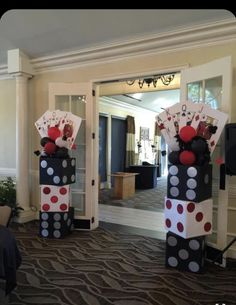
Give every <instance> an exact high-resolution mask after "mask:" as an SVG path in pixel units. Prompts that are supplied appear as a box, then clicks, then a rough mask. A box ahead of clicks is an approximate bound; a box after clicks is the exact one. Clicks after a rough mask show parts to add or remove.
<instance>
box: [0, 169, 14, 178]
mask: <svg viewBox="0 0 236 305" xmlns="http://www.w3.org/2000/svg"><path fill="white" fill-rule="evenodd" d="M0 176H5V177H15V176H16V169H15V168H4V167H0Z"/></svg>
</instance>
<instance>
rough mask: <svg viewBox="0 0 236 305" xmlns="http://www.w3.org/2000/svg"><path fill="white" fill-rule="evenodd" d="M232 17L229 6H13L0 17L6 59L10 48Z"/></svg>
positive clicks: (89, 43) (56, 46)
mask: <svg viewBox="0 0 236 305" xmlns="http://www.w3.org/2000/svg"><path fill="white" fill-rule="evenodd" d="M232 19H235V17H234V15H233V14H232V13H231V12H230V11H227V10H223V9H217V10H216V9H210V10H209V9H201V10H198V9H185V10H183V9H175V10H173V9H172V10H162V9H136V10H133V9H113V10H111V9H96V10H95V9H89V10H88V9H73V10H67V9H60V10H54V9H43V10H40V9H34V10H31V9H26V10H24V9H18V10H9V11H7V12H6V13H5V14H4V15H3V16H2V17H1V22H0V65H6V63H7V50H10V49H21V50H22V51H23V52H24V53H26V54H27V55H28V56H29V57H31V58H37V57H41V56H46V55H52V54H56V53H60V52H63V51H65V50H66V51H69V50H70V51H71V50H81V49H86V48H96V47H98V46H102V45H104V44H106V43H113V42H114V43H115V42H121V41H124V40H126V41H127V40H130V39H133V38H138V37H140V36H141V37H144V36H145V35H150V34H160V33H163V32H167V31H172V30H177V29H180V28H188V27H191V26H194V25H201V24H207V23H212V22H217V21H223V20H232Z"/></svg>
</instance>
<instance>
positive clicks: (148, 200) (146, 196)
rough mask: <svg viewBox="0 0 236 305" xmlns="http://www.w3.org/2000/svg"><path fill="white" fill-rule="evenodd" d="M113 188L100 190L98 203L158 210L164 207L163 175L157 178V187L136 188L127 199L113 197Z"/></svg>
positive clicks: (165, 187) (165, 182) (165, 183)
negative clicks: (133, 193)
mask: <svg viewBox="0 0 236 305" xmlns="http://www.w3.org/2000/svg"><path fill="white" fill-rule="evenodd" d="M113 193H114V190H113V189H103V190H100V195H99V203H101V204H106V205H114V206H119V207H126V208H133V209H141V210H147V211H155V212H160V211H163V209H164V197H165V196H166V193H167V180H166V178H165V177H163V178H160V179H158V180H157V187H155V188H152V189H145V190H141V189H136V190H135V195H134V196H132V197H130V198H127V199H114V198H113Z"/></svg>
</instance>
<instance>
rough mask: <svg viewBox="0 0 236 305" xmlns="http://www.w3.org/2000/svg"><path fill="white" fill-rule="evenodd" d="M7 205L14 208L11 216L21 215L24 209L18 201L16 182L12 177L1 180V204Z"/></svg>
mask: <svg viewBox="0 0 236 305" xmlns="http://www.w3.org/2000/svg"><path fill="white" fill-rule="evenodd" d="M3 205H7V206H9V207H10V208H11V209H12V214H11V217H15V216H19V212H20V210H24V209H23V208H22V207H20V206H19V204H18V203H17V202H16V184H15V182H14V181H13V179H12V178H11V177H7V178H6V179H3V180H0V206H3Z"/></svg>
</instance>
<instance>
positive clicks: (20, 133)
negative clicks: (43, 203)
mask: <svg viewBox="0 0 236 305" xmlns="http://www.w3.org/2000/svg"><path fill="white" fill-rule="evenodd" d="M14 76H15V79H16V189H17V191H16V197H17V203H18V204H19V205H20V206H21V207H22V208H23V209H24V211H21V213H20V216H19V219H18V221H19V222H20V223H22V222H26V221H30V220H33V219H34V218H35V212H33V211H32V210H31V207H30V179H29V177H30V172H29V141H28V139H29V124H28V117H29V113H28V108H29V107H28V90H27V89H28V79H29V78H31V77H32V75H29V74H25V73H17V74H15V75H14Z"/></svg>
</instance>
